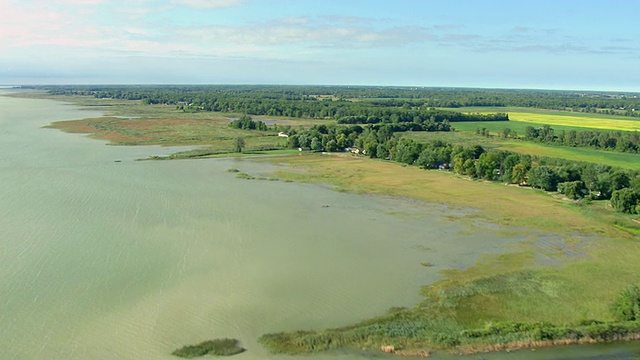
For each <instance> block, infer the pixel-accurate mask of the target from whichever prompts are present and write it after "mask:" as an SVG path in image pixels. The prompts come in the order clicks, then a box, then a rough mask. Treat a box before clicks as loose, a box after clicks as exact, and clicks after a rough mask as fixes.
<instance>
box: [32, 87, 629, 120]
mask: <svg viewBox="0 0 640 360" xmlns="http://www.w3.org/2000/svg"><path fill="white" fill-rule="evenodd" d="M28 87H29V88H38V89H45V90H48V91H50V92H51V93H52V94H60V95H90V96H95V97H97V98H113V99H128V100H143V101H144V102H147V103H149V104H169V105H176V106H181V107H182V109H183V110H184V111H223V112H232V111H233V112H241V113H247V114H253V115H272V116H275V115H280V116H294V117H296V116H308V117H314V118H322V117H324V116H329V117H331V118H336V119H337V118H340V117H342V116H349V115H348V114H342V115H338V116H337V117H336V114H332V113H331V111H328V110H325V113H322V111H321V108H313V109H311V108H310V109H307V108H306V106H302V107H301V108H295V107H288V106H287V107H283V106H281V104H280V103H279V102H280V101H285V102H287V101H289V102H291V101H294V102H299V103H303V102H317V103H323V102H332V101H333V102H337V103H343V104H344V103H345V102H351V103H354V102H359V103H368V104H367V105H366V106H367V107H380V108H400V107H410V108H423V109H426V108H432V107H446V108H459V107H465V106H490V107H505V106H518V107H533V108H543V109H553V110H568V111H574V112H588V113H604V114H611V115H624V116H635V117H640V94H638V93H625V92H618V93H614V92H594V91H561V90H553V91H552V90H513V89H470V88H460V89H458V88H422V87H375V86H366V87H365V86H272V85H263V86H259V85H163V86H158V85H129V86H122V85H92V86H88V85H73V86H70V85H65V86H62V85H61V86H28ZM230 99H236V100H238V101H235V100H234V101H231V102H229V100H230ZM270 100H277V101H276V102H275V103H269V101H270ZM263 101H266V102H267V104H263V103H262V102H263ZM263 105H269V106H268V107H267V106H263ZM338 108H339V107H338ZM312 110H313V111H312ZM337 110H338V109H334V110H333V111H337ZM269 111H270V112H271V113H267V112H269ZM350 115H358V114H350Z"/></svg>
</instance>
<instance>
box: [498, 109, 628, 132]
mask: <svg viewBox="0 0 640 360" xmlns="http://www.w3.org/2000/svg"><path fill="white" fill-rule="evenodd" d="M509 119H510V120H513V121H519V122H526V123H532V124H536V125H532V126H534V127H535V126H537V125H539V124H546V125H550V126H551V127H553V126H554V125H557V126H576V127H582V128H593V129H604V130H621V131H640V120H632V119H629V118H620V119H612V118H611V117H597V115H594V116H593V117H591V116H589V117H587V116H571V115H555V114H553V113H549V114H541V113H521V112H512V113H509Z"/></svg>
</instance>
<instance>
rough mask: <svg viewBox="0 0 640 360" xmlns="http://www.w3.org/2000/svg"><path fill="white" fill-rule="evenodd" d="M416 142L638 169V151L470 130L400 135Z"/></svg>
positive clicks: (639, 159) (639, 168)
mask: <svg viewBox="0 0 640 360" xmlns="http://www.w3.org/2000/svg"><path fill="white" fill-rule="evenodd" d="M402 136H403V137H407V138H409V139H412V140H416V141H434V140H442V141H445V142H450V143H453V144H461V145H465V146H472V145H476V144H479V145H481V146H482V147H484V148H485V149H494V150H506V151H513V152H517V153H521V154H530V155H537V156H545V157H554V158H560V159H566V160H572V161H582V162H590V163H596V164H606V165H611V166H618V167H621V168H624V169H630V170H640V154H629V153H620V152H614V151H604V150H595V149H589V148H578V147H568V146H553V145H545V144H540V143H535V142H529V141H524V140H514V139H504V138H500V137H498V136H491V137H486V136H479V135H476V134H475V133H471V132H457V131H456V132H417V131H415V132H406V133H403V134H402Z"/></svg>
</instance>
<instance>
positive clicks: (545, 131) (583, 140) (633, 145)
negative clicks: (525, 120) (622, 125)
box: [524, 125, 640, 153]
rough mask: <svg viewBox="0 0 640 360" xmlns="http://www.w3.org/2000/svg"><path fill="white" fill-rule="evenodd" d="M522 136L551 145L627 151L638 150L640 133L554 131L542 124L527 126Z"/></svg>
mask: <svg viewBox="0 0 640 360" xmlns="http://www.w3.org/2000/svg"><path fill="white" fill-rule="evenodd" d="M524 137H525V139H526V140H531V141H536V142H540V143H544V144H551V145H562V146H572V147H589V148H593V149H599V150H612V151H618V152H628V153H638V152H639V151H640V133H639V132H637V131H633V132H631V131H605V130H602V131H591V130H584V131H576V130H569V131H565V130H561V131H559V132H556V131H554V129H553V128H552V127H551V126H549V125H544V126H542V127H539V128H534V127H533V126H527V127H526V128H525V134H524Z"/></svg>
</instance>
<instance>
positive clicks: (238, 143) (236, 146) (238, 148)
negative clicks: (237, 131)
mask: <svg viewBox="0 0 640 360" xmlns="http://www.w3.org/2000/svg"><path fill="white" fill-rule="evenodd" d="M245 145H246V143H245V141H244V138H243V137H242V136H238V137H237V138H236V140H235V141H234V142H233V151H235V152H237V153H241V152H243V151H244V147H245Z"/></svg>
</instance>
